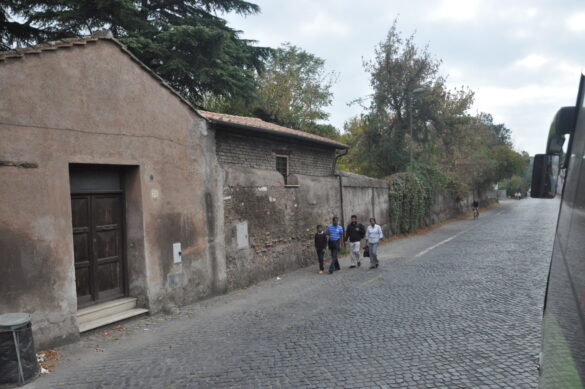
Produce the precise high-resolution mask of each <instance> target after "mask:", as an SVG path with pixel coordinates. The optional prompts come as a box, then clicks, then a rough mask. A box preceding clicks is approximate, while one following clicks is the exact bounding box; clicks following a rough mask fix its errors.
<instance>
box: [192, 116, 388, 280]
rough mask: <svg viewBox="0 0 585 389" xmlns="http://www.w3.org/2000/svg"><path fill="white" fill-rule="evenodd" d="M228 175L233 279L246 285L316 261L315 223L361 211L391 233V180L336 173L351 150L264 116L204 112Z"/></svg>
mask: <svg viewBox="0 0 585 389" xmlns="http://www.w3.org/2000/svg"><path fill="white" fill-rule="evenodd" d="M200 113H201V114H202V115H203V116H204V117H206V118H207V119H209V120H210V122H211V124H212V128H214V129H215V130H216V143H217V146H216V148H217V156H218V161H219V163H220V165H221V167H222V170H223V172H224V179H223V200H224V224H225V232H224V234H225V243H226V244H225V252H226V271H227V282H228V286H230V287H239V286H245V285H248V284H249V283H251V282H254V281H257V280H261V279H264V278H267V277H270V276H274V275H276V274H279V273H282V272H285V271H287V270H289V269H294V268H298V267H299V266H304V265H307V264H309V263H312V262H314V261H315V252H314V248H313V240H312V236H313V234H314V233H315V228H316V225H317V224H324V225H325V224H327V223H330V222H331V218H332V216H334V215H336V216H338V217H339V218H340V220H341V222H344V221H346V222H347V221H349V218H350V216H351V215H352V214H356V215H357V216H358V217H359V218H360V219H361V220H362V221H364V223H365V222H366V220H367V219H368V218H369V217H372V216H374V217H376V218H377V220H378V222H379V224H381V225H382V226H383V228H384V230H385V231H386V233H388V231H389V228H388V187H387V184H386V182H384V181H382V180H377V179H373V178H370V177H364V176H359V175H356V174H350V173H343V172H338V171H336V170H335V163H336V159H337V156H338V155H341V154H342V153H341V152H338V153H337V154H336V150H344V149H346V148H347V146H346V145H344V144H342V143H339V142H336V141H333V140H330V139H326V138H322V137H319V136H316V135H312V134H308V133H305V132H301V131H295V130H292V129H290V128H285V127H282V126H278V125H275V124H271V123H267V122H264V121H262V120H260V119H254V118H247V117H241V116H233V115H225V114H217V113H210V112H204V111H200Z"/></svg>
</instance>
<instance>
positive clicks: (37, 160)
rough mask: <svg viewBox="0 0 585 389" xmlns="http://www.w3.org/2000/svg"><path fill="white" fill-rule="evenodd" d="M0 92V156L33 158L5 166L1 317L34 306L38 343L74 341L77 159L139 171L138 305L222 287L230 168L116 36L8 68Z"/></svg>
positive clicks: (132, 253)
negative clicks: (72, 175) (72, 169)
mask: <svg viewBox="0 0 585 389" xmlns="http://www.w3.org/2000/svg"><path fill="white" fill-rule="evenodd" d="M0 90H2V91H3V93H2V94H0V139H2V141H1V142H0V161H9V164H10V163H14V164H16V165H17V164H18V163H22V162H29V163H31V164H33V165H32V166H34V165H36V167H17V166H0V182H1V183H2V185H0V198H1V199H2V201H1V202H0V256H1V257H0V261H1V263H2V265H1V268H2V271H0V313H4V312H10V311H26V312H31V313H33V329H34V333H35V340H36V342H37V344H39V345H40V346H41V347H42V346H43V345H49V344H57V343H64V342H68V341H71V340H73V339H75V338H76V337H77V336H78V335H77V325H76V319H75V313H76V310H77V305H76V293H75V279H74V277H75V273H74V266H73V243H72V232H71V209H70V208H71V205H70V190H69V177H68V166H69V164H70V163H88V164H114V165H127V166H130V167H131V168H129V170H128V171H129V172H131V173H129V174H127V204H126V205H127V208H128V242H127V243H128V253H127V257H128V265H129V271H130V285H129V287H130V292H131V294H138V295H136V297H139V301H140V303H141V304H142V306H147V307H148V308H150V309H151V311H153V312H156V311H158V310H160V309H162V308H163V307H164V306H165V305H166V304H183V303H187V302H190V301H193V300H195V299H198V298H200V297H203V296H207V295H210V294H212V293H214V292H219V291H223V287H224V283H225V262H224V248H223V247H224V246H223V242H224V236H223V227H222V222H223V220H224V216H223V205H222V199H221V192H222V182H223V181H222V178H221V177H222V171H221V169H219V166H218V165H217V163H216V157H215V138H214V133H213V131H212V130H209V129H208V128H207V124H206V123H205V122H204V121H203V120H202V119H201V118H199V117H198V116H196V114H195V113H194V112H192V111H191V110H190V109H189V108H188V107H187V106H186V105H185V104H183V103H182V102H180V101H179V100H178V99H177V97H176V96H174V95H173V94H172V93H171V92H170V91H169V90H167V89H165V88H163V87H161V85H160V83H159V81H158V80H156V79H154V78H153V77H151V76H150V75H149V74H148V73H146V72H144V70H143V69H141V68H140V67H139V66H137V65H136V63H135V62H133V61H132V60H131V59H130V58H129V57H128V56H127V55H125V54H124V53H122V52H121V51H120V50H119V48H118V47H117V46H116V45H115V44H114V43H112V42H110V41H98V42H97V43H94V44H88V45H87V46H85V47H83V46H82V47H72V48H69V49H59V50H56V51H53V52H44V53H42V54H40V55H27V56H25V57H24V58H22V59H14V60H8V61H6V62H4V63H0ZM7 91H8V93H7ZM25 166H29V165H25ZM132 172H133V173H132ZM174 242H181V243H182V249H183V262H182V263H181V264H178V265H173V263H172V243H174Z"/></svg>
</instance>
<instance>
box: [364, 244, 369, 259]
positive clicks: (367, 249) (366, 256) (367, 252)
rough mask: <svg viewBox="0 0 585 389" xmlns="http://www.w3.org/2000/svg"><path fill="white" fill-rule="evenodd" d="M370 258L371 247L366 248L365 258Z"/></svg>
mask: <svg viewBox="0 0 585 389" xmlns="http://www.w3.org/2000/svg"><path fill="white" fill-rule="evenodd" d="M369 257H370V246H366V247H364V258H369Z"/></svg>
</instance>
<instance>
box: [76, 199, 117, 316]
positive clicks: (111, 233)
mask: <svg viewBox="0 0 585 389" xmlns="http://www.w3.org/2000/svg"><path fill="white" fill-rule="evenodd" d="M71 210H72V217H73V247H74V254H75V284H76V289H77V304H78V306H79V307H84V306H88V305H91V304H95V303H99V302H104V301H107V300H111V299H114V298H118V297H121V296H123V295H124V279H125V274H124V269H125V266H124V255H123V252H124V242H123V238H124V207H123V195H122V193H121V192H109V193H84V194H72V195H71Z"/></svg>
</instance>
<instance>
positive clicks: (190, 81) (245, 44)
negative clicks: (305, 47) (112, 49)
mask: <svg viewBox="0 0 585 389" xmlns="http://www.w3.org/2000/svg"><path fill="white" fill-rule="evenodd" d="M7 9H8V10H10V11H11V13H12V14H13V15H16V16H18V17H19V18H21V19H23V20H24V22H23V23H21V26H20V27H23V28H33V29H35V30H38V31H40V32H41V33H42V34H43V35H44V36H46V37H48V38H52V39H58V38H63V37H69V36H77V35H84V34H91V33H94V32H96V31H98V30H101V29H106V28H108V29H110V30H111V31H112V33H113V34H114V36H115V37H116V38H118V39H119V40H120V41H122V42H123V43H124V44H125V45H126V46H127V47H128V48H129V49H130V50H131V51H132V53H134V54H135V55H136V56H137V57H138V58H139V59H140V60H141V61H142V62H144V63H145V64H146V65H148V66H149V67H150V68H151V69H153V70H154V71H155V72H156V73H157V74H159V75H160V76H161V77H162V78H164V79H165V80H166V81H168V82H169V84H170V85H172V86H173V87H174V88H176V89H177V90H179V91H180V92H182V93H183V94H184V95H185V96H186V97H187V98H190V99H191V100H192V101H193V102H195V103H196V104H203V103H204V102H205V101H206V99H209V98H212V97H213V96H220V97H223V98H228V99H229V98H248V97H250V96H253V95H254V91H255V87H256V75H257V72H259V71H261V70H262V68H263V61H264V59H265V58H266V56H267V55H268V53H269V50H268V49H267V48H262V47H256V46H254V45H253V42H252V41H249V40H245V39H241V38H240V37H239V31H236V30H233V29H232V28H230V27H228V26H227V24H226V21H225V20H223V19H222V18H220V17H219V16H217V14H221V13H229V12H235V13H238V14H240V15H252V14H255V13H257V12H259V7H258V6H257V5H255V4H252V3H249V2H247V1H244V0H185V1H176V0H140V1H139V0H95V1H85V0H9V1H8V2H7V6H5V8H3V10H4V11H5V14H6V10H7ZM5 29H6V28H5ZM0 38H1V39H2V44H3V45H4V46H8V45H13V44H14V43H16V44H21V43H22V44H28V43H30V41H32V40H35V39H36V38H37V37H35V36H34V34H28V35H24V37H23V36H21V35H17V34H16V33H15V32H14V29H12V30H11V32H9V33H7V34H2V35H0Z"/></svg>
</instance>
